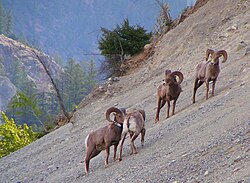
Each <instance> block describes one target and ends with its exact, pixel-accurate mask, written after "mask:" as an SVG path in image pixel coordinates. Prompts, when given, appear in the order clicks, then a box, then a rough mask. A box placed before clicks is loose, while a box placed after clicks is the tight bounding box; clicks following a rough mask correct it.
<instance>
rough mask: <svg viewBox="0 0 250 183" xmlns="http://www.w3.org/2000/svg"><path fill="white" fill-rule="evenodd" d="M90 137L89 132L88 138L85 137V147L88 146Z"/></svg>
mask: <svg viewBox="0 0 250 183" xmlns="http://www.w3.org/2000/svg"><path fill="white" fill-rule="evenodd" d="M88 138H89V134H88V136H87V137H86V139H85V147H86V148H87V147H88V144H87V142H88Z"/></svg>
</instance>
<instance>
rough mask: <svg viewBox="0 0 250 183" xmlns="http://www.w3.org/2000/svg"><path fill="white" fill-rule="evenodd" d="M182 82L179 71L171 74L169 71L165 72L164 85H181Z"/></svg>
mask: <svg viewBox="0 0 250 183" xmlns="http://www.w3.org/2000/svg"><path fill="white" fill-rule="evenodd" d="M176 76H177V77H178V78H179V79H178V81H177V80H176ZM182 81H183V74H182V73H181V72H180V71H174V72H171V70H166V71H165V81H164V82H165V84H167V83H168V84H171V83H175V84H181V83H182Z"/></svg>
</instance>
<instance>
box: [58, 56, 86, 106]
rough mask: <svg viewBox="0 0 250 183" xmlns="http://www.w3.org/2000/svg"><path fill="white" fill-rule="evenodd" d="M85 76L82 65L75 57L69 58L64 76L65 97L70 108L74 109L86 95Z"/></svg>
mask: <svg viewBox="0 0 250 183" xmlns="http://www.w3.org/2000/svg"><path fill="white" fill-rule="evenodd" d="M84 77H85V74H84V70H83V68H82V67H81V65H80V64H79V63H77V62H76V61H75V60H74V59H73V58H71V59H69V60H68V62H67V65H66V66H65V67H64V74H63V76H62V82H63V83H62V84H63V98H64V99H65V102H66V106H67V109H68V110H73V108H75V106H77V105H78V104H79V103H80V101H81V100H82V99H83V97H84V93H85V88H84ZM61 86H62V85H61Z"/></svg>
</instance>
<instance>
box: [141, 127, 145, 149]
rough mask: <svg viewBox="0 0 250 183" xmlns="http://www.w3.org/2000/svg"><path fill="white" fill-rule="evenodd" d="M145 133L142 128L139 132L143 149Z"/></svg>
mask: <svg viewBox="0 0 250 183" xmlns="http://www.w3.org/2000/svg"><path fill="white" fill-rule="evenodd" d="M145 133H146V129H145V128H143V129H142V130H141V146H142V147H143V146H144V137H145Z"/></svg>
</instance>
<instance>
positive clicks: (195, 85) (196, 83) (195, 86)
mask: <svg viewBox="0 0 250 183" xmlns="http://www.w3.org/2000/svg"><path fill="white" fill-rule="evenodd" d="M198 81H199V80H198V79H197V78H196V79H195V81H194V93H193V103H195V94H196V91H197V89H198V87H197V86H198Z"/></svg>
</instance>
